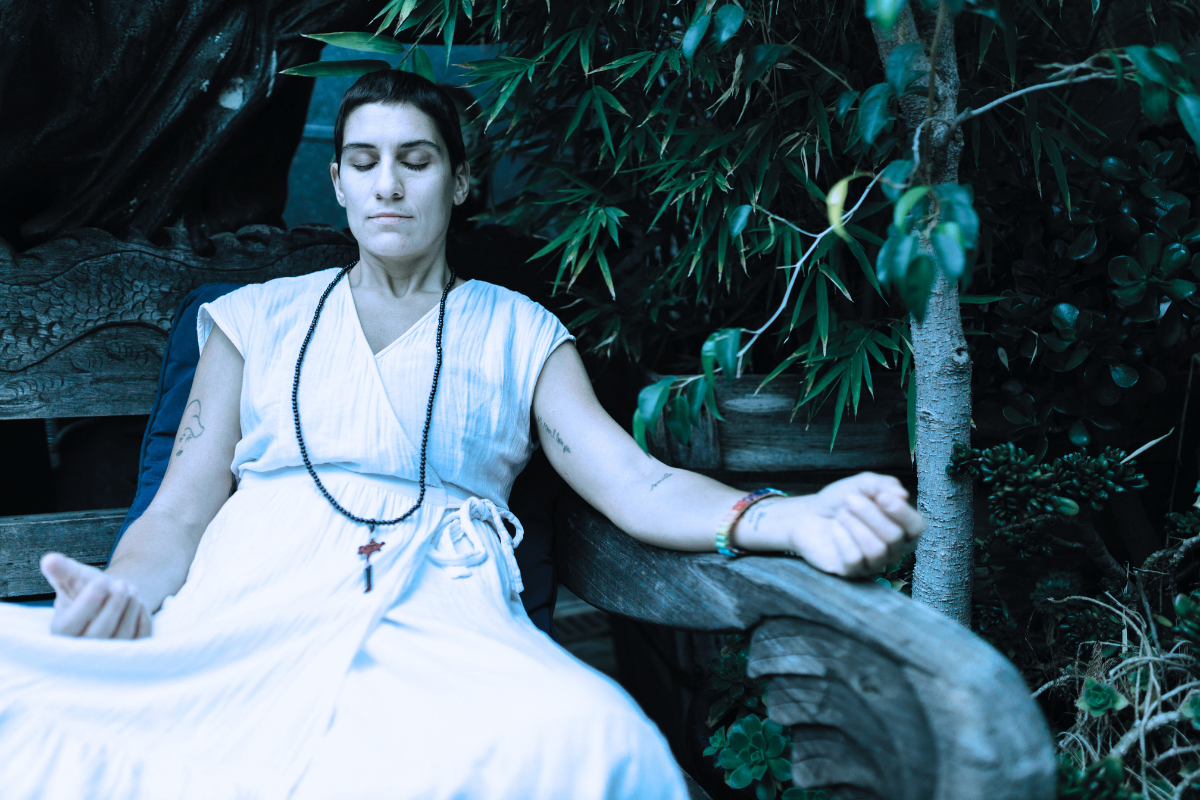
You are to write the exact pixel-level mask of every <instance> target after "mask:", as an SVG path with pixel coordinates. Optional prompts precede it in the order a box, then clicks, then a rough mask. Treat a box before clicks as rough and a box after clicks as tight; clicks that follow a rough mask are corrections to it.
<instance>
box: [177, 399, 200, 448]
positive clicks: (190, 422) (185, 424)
mask: <svg viewBox="0 0 1200 800" xmlns="http://www.w3.org/2000/svg"><path fill="white" fill-rule="evenodd" d="M179 424H180V425H181V426H182V428H181V429H180V431H179V435H178V436H177V437H175V441H176V443H178V444H179V445H180V446H179V448H178V449H176V450H175V455H177V456H179V455H183V444H184V443H185V442H190V441H191V440H192V439H199V438H200V437H201V436H203V435H204V424H203V423H202V422H200V400H199V399H196V400H193V401H192V402H190V403H188V404H187V408H185V409H184V410H183V420H182V421H181V422H180V423H179Z"/></svg>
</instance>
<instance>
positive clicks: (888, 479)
mask: <svg viewBox="0 0 1200 800" xmlns="http://www.w3.org/2000/svg"><path fill="white" fill-rule="evenodd" d="M851 480H853V481H854V483H855V485H856V486H857V487H858V488H859V489H860V490H861V491H862V493H863V494H865V495H866V496H867V497H870V498H871V499H877V498H878V497H880V496H882V495H885V494H894V495H897V496H899V497H900V499H901V500H907V499H908V490H907V489H905V488H904V484H902V483H900V480H899V478H896V477H894V476H892V475H879V474H877V473H874V472H861V473H859V474H858V475H855V476H854V477H853V478H851Z"/></svg>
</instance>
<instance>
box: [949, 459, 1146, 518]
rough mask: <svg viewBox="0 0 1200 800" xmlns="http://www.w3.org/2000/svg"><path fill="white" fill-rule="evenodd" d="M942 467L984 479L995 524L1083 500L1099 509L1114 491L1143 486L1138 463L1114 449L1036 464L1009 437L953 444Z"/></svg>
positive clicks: (1069, 512)
mask: <svg viewBox="0 0 1200 800" xmlns="http://www.w3.org/2000/svg"><path fill="white" fill-rule="evenodd" d="M946 470H947V472H948V473H949V474H952V475H954V474H964V475H970V476H971V477H972V478H976V479H978V480H979V481H981V482H982V484H983V486H984V488H985V489H987V491H988V511H989V514H990V515H989V520H990V522H991V523H992V524H993V525H1013V524H1014V523H1018V522H1022V521H1023V520H1027V519H1029V518H1031V517H1035V516H1038V515H1040V514H1063V515H1065V516H1074V515H1076V514H1078V513H1079V509H1080V506H1081V505H1082V504H1085V503H1086V504H1087V505H1088V506H1090V507H1091V508H1092V510H1094V511H1099V510H1100V509H1102V508H1103V507H1104V505H1105V504H1106V503H1107V502H1108V499H1109V497H1110V496H1111V495H1112V494H1114V493H1116V492H1121V491H1126V490H1130V489H1141V488H1144V487H1145V486H1146V485H1147V484H1146V479H1145V477H1144V476H1143V475H1142V474H1141V473H1139V472H1138V471H1137V463H1136V462H1135V461H1132V460H1127V459H1126V457H1125V453H1124V452H1123V451H1121V450H1117V449H1115V448H1106V449H1105V450H1104V451H1103V452H1101V453H1099V454H1098V455H1096V456H1088V455H1085V454H1083V453H1069V454H1067V455H1066V456H1063V457H1061V458H1057V459H1055V460H1054V461H1053V462H1052V463H1050V464H1038V463H1037V459H1035V458H1034V457H1033V456H1032V455H1030V454H1029V453H1027V452H1025V451H1024V450H1022V449H1021V448H1020V447H1017V446H1016V445H1014V444H1012V443H1011V442H1005V443H1004V444H998V445H994V446H993V447H989V448H986V449H983V450H978V449H972V448H969V447H967V446H965V445H963V444H961V443H956V444H955V445H954V448H953V452H952V456H951V461H950V464H949V465H948V466H947V468H946Z"/></svg>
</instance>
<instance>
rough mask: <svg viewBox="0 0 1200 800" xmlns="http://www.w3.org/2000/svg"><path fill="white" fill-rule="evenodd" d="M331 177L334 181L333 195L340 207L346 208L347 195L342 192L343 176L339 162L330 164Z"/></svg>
mask: <svg viewBox="0 0 1200 800" xmlns="http://www.w3.org/2000/svg"><path fill="white" fill-rule="evenodd" d="M329 177H330V179H331V180H332V181H333V194H334V196H335V197H336V198H337V201H338V205H340V206H341V207H342V208H345V207H346V193H345V192H343V191H342V175H341V171H340V170H339V169H338V162H336V161H331V162H329Z"/></svg>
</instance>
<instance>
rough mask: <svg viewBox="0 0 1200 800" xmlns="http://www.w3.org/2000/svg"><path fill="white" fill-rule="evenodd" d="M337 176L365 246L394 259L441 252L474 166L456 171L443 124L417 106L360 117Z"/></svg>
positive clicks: (369, 108) (334, 170)
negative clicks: (442, 129)
mask: <svg viewBox="0 0 1200 800" xmlns="http://www.w3.org/2000/svg"><path fill="white" fill-rule="evenodd" d="M329 171H330V175H331V176H332V178H333V190H334V192H335V193H336V194H337V199H338V202H339V203H340V204H341V205H342V206H344V207H345V209H346V219H347V221H348V222H349V224H350V231H351V233H353V234H354V238H355V239H357V240H358V244H359V246H360V247H362V248H364V249H365V250H366V251H367V252H369V253H371V254H372V255H375V256H377V257H379V258H382V259H388V260H393V259H404V260H407V259H411V258H420V257H421V256H425V255H437V254H440V253H441V252H442V250H444V247H445V244H444V242H445V238H446V230H447V228H448V227H449V225H450V212H451V210H452V209H453V208H454V206H456V205H458V204H459V203H461V202H463V201H464V200H465V199H466V197H467V189H468V185H469V170H468V168H467V165H466V164H465V163H464V164H462V165H461V166H459V168H458V169H457V170H452V169H451V167H450V155H449V152H448V151H447V149H446V143H445V142H444V141H443V140H442V136H441V134H440V133H438V129H437V125H435V124H434V122H433V120H432V119H431V118H430V117H429V116H428V115H427V114H425V112H423V111H421V110H420V109H419V108H416V107H414V106H409V105H384V104H382V103H369V104H367V105H363V106H359V107H358V108H356V109H355V110H354V111H352V112H351V113H350V116H349V118H348V119H347V120H346V126H345V134H344V136H343V144H342V157H341V161H340V162H338V163H336V164H331V165H330V168H329Z"/></svg>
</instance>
